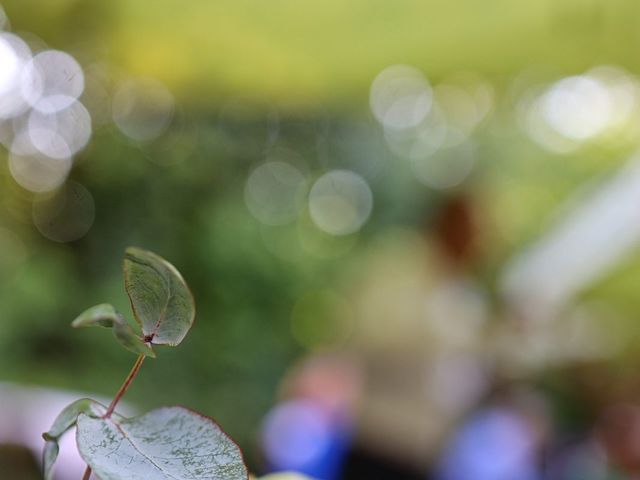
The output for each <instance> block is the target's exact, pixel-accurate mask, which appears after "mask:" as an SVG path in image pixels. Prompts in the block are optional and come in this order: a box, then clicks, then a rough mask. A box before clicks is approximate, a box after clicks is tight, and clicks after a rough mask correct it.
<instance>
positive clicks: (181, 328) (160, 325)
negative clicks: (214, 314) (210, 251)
mask: <svg viewBox="0 0 640 480" xmlns="http://www.w3.org/2000/svg"><path fill="white" fill-rule="evenodd" d="M124 279H125V287H126V289H127V294H128V295H129V299H130V300H131V306H132V308H133V313H134V315H135V318H136V321H137V322H138V323H139V324H140V326H141V328H142V333H143V334H144V338H145V339H146V340H147V341H150V342H151V343H154V344H159V345H178V344H179V343H180V342H181V341H182V340H183V339H184V337H185V335H186V334H187V332H188V331H189V329H190V328H191V325H193V320H194V318H195V304H194V301H193V296H192V295H191V292H190V291H189V287H187V284H186V283H185V281H184V279H183V278H182V276H181V275H180V273H179V272H178V270H176V268H175V267H174V266H173V265H171V264H170V263H169V262H167V261H166V260H164V259H163V258H161V257H159V256H158V255H156V254H155V253H152V252H148V251H146V250H142V249H140V248H136V247H129V248H127V250H126V252H125V257H124Z"/></svg>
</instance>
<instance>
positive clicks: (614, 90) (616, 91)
mask: <svg viewBox="0 0 640 480" xmlns="http://www.w3.org/2000/svg"><path fill="white" fill-rule="evenodd" d="M588 75H589V77H591V78H593V79H595V80H596V81H598V82H599V83H601V84H602V85H604V86H605V87H606V88H607V90H608V92H609V99H610V101H611V115H610V123H611V124H613V125H620V124H623V123H625V122H627V121H629V120H632V118H633V114H634V112H635V111H636V109H637V108H638V103H639V102H638V100H639V96H640V85H639V84H638V79H637V78H635V77H634V76H632V75H631V74H629V72H627V71H625V70H623V69H622V68H620V67H615V66H610V65H602V66H599V67H595V68H593V69H591V70H589V72H588Z"/></svg>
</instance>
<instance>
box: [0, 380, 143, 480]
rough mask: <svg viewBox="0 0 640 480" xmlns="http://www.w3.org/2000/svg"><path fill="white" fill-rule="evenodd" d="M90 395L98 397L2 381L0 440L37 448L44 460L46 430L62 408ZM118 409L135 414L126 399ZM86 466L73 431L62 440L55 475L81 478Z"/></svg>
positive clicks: (103, 399)
mask: <svg viewBox="0 0 640 480" xmlns="http://www.w3.org/2000/svg"><path fill="white" fill-rule="evenodd" d="M86 397H91V398H96V396H95V395H91V394H88V393H86V392H69V391H60V390H51V389H45V388H37V387H27V386H20V385H15V384H11V383H3V382H0V406H1V407H2V415H0V443H11V444H18V445H24V446H26V447H28V448H30V449H31V450H32V451H33V454H34V455H35V457H36V458H38V459H41V458H42V448H43V447H44V440H43V439H42V433H43V432H46V431H47V430H48V429H49V428H50V427H51V425H52V424H53V422H54V420H55V419H56V417H57V416H58V414H59V413H60V412H61V411H62V409H64V408H65V407H66V406H67V405H69V404H71V403H72V402H74V401H76V400H78V399H79V398H86ZM98 401H99V402H101V403H103V404H105V405H106V404H108V402H109V399H108V398H101V397H98ZM118 410H119V412H120V413H123V414H127V415H130V414H132V413H134V412H133V411H132V409H131V407H130V406H128V405H127V404H126V402H123V403H120V404H119V407H118ZM85 468H86V463H85V462H84V461H83V460H82V458H81V457H80V454H79V453H78V448H77V447H76V442H75V435H74V434H73V430H72V431H70V432H68V433H67V434H65V435H64V436H63V437H62V440H61V441H60V454H59V456H58V459H57V460H56V465H55V471H54V478H55V479H58V480H62V479H74V478H80V477H81V475H82V472H83V471H84V469H85ZM3 479H4V477H3ZM7 480H9V479H7ZM12 480H20V479H12Z"/></svg>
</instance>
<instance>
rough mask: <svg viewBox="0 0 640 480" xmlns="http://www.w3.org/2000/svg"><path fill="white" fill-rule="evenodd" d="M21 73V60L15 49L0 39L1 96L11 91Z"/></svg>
mask: <svg viewBox="0 0 640 480" xmlns="http://www.w3.org/2000/svg"><path fill="white" fill-rule="evenodd" d="M19 73H20V59H19V58H18V55H17V53H16V51H15V50H14V49H13V47H12V46H11V45H10V44H9V42H7V41H6V40H5V39H3V38H2V37H0V95H2V94H4V93H6V92H7V91H8V90H10V89H11V88H12V87H13V86H14V85H15V83H16V79H17V78H18V74H19Z"/></svg>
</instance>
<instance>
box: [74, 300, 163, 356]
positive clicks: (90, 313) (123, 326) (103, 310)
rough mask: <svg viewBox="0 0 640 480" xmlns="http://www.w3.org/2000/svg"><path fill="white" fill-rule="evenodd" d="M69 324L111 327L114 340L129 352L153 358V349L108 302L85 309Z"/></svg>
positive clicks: (75, 326)
mask: <svg viewBox="0 0 640 480" xmlns="http://www.w3.org/2000/svg"><path fill="white" fill-rule="evenodd" d="M71 326H72V327H74V328H80V327H103V328H111V329H113V336H114V337H116V340H117V341H118V342H119V343H120V345H122V346H123V347H124V348H126V349H127V350H129V351H130V352H133V353H137V354H142V355H147V356H148V357H154V358H155V356H156V354H155V353H154V351H153V349H152V348H151V347H150V346H149V345H147V344H146V343H145V342H144V340H143V339H142V338H140V336H139V335H137V334H136V333H135V332H134V331H133V329H132V328H131V326H130V325H129V324H128V323H127V322H125V320H124V318H122V315H120V314H119V313H118V312H116V309H115V308H113V306H112V305H109V304H108V303H102V304H100V305H96V306H95V307H91V308H89V309H87V310H85V311H84V312H82V313H81V314H80V315H78V317H77V318H76V319H75V320H74V321H73V322H71Z"/></svg>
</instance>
